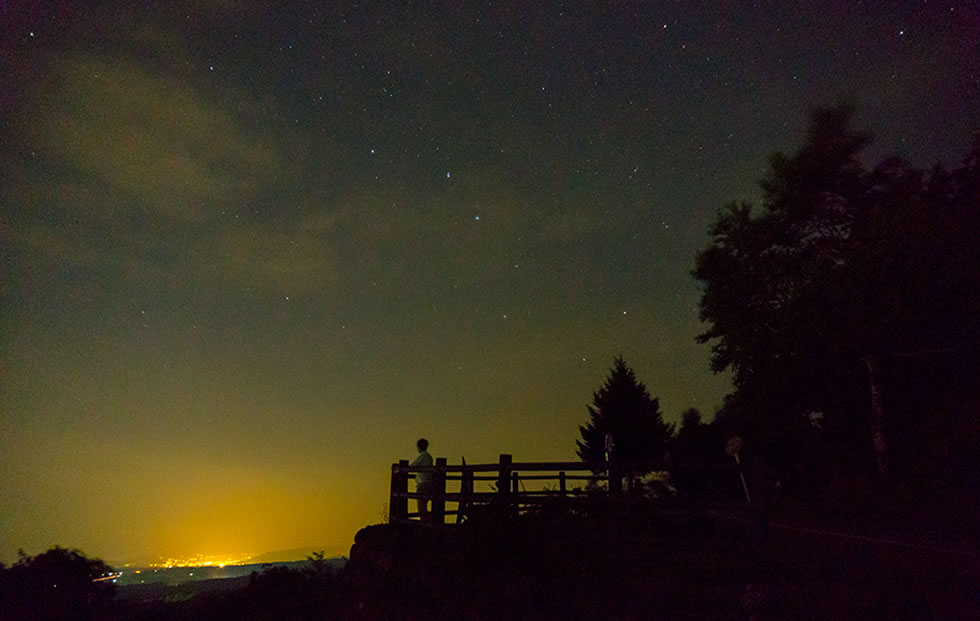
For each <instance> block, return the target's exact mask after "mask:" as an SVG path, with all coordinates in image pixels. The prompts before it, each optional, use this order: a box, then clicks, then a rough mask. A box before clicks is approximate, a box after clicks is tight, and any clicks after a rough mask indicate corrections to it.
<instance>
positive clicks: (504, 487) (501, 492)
mask: <svg viewBox="0 0 980 621" xmlns="http://www.w3.org/2000/svg"><path fill="white" fill-rule="evenodd" d="M513 462H514V457H513V456H512V455H508V454H507V453H501V454H500V461H499V463H498V468H499V470H498V471H497V497H498V498H500V505H501V507H509V506H510V503H511V492H510V472H511V466H510V465H511V464H512V463H513ZM504 510H509V509H504Z"/></svg>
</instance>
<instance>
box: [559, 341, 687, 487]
mask: <svg viewBox="0 0 980 621" xmlns="http://www.w3.org/2000/svg"><path fill="white" fill-rule="evenodd" d="M588 411H589V422H588V423H587V424H586V425H585V426H583V427H579V431H580V433H581V434H582V439H581V440H577V441H576V444H577V445H578V456H579V457H580V458H581V459H582V461H584V462H586V463H589V464H592V465H593V468H594V469H595V470H596V471H598V470H603V469H605V468H606V466H605V463H606V434H609V435H610V436H611V439H612V442H613V447H612V451H611V455H610V457H611V459H612V460H613V461H614V462H615V464H616V465H617V466H618V467H619V468H621V469H622V471H623V472H624V473H625V474H626V475H627V476H628V477H629V478H630V480H633V479H634V478H635V476H636V475H638V474H642V473H643V472H646V471H649V467H646V466H644V464H649V463H650V462H656V461H658V460H660V459H661V458H663V456H664V453H665V450H666V442H667V440H668V439H669V438H670V437H671V435H672V434H673V428H672V426H670V425H668V424H666V423H664V420H663V415H662V414H661V412H660V403H659V401H658V400H657V399H654V398H651V396H650V393H649V392H648V391H647V388H646V386H644V385H643V383H642V382H639V381H637V379H636V375H635V374H634V372H633V369H631V368H630V367H628V366H627V365H626V362H625V361H624V360H623V358H622V356H618V357H617V358H615V359H614V360H613V366H612V368H611V369H610V371H609V377H608V378H606V381H605V383H604V384H603V385H602V387H600V388H599V390H597V391H596V392H594V393H593V395H592V405H590V406H588Z"/></svg>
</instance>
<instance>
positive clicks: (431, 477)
mask: <svg viewBox="0 0 980 621" xmlns="http://www.w3.org/2000/svg"><path fill="white" fill-rule="evenodd" d="M415 446H417V447H418V449H419V454H418V457H416V458H415V459H414V460H412V464H411V465H412V466H421V467H422V468H423V470H421V471H419V472H416V473H415V493H416V494H420V496H419V498H418V503H419V519H421V520H422V521H423V522H428V521H429V519H430V517H429V501H430V500H431V498H432V496H433V494H434V493H435V472H434V471H433V470H432V463H433V462H432V455H429V450H428V449H429V441H428V440H426V439H425V438H419V441H418V442H416V443H415Z"/></svg>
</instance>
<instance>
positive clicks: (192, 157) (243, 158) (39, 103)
mask: <svg viewBox="0 0 980 621" xmlns="http://www.w3.org/2000/svg"><path fill="white" fill-rule="evenodd" d="M48 78H49V79H48V80H47V81H46V87H45V88H42V89H41V91H40V92H39V93H38V96H37V98H36V100H35V106H34V109H35V111H36V115H35V116H34V119H35V121H34V123H32V125H31V127H30V128H29V129H28V131H29V137H30V139H31V142H32V143H33V144H36V145H37V146H39V147H40V149H42V150H44V151H45V152H46V153H49V154H53V155H54V156H55V157H57V158H59V159H60V160H62V161H63V162H65V163H67V164H68V165H69V166H71V167H72V168H73V169H74V172H76V173H80V174H83V175H87V176H89V177H91V178H93V179H95V180H98V181H100V182H102V183H105V184H107V185H108V186H110V187H111V188H113V189H115V190H118V191H119V192H120V193H121V194H122V195H123V196H125V197H126V198H128V199H129V201H130V204H132V205H134V206H135V207H137V208H139V209H143V210H147V211H151V212H162V213H165V214H167V215H170V216H173V217H178V218H183V219H190V220H196V219H200V218H202V217H203V215H204V214H203V210H204V208H205V207H206V206H208V205H214V204H215V203H218V204H221V203H224V204H233V203H236V202H238V201H242V200H245V199H247V198H249V197H250V196H252V195H254V194H255V192H256V191H257V190H258V189H259V188H260V187H261V185H262V184H263V183H268V182H270V181H271V180H273V179H274V178H275V175H276V174H277V172H278V171H279V170H280V169H281V168H282V165H283V163H282V158H281V157H280V155H279V153H278V152H277V150H276V149H275V148H274V147H273V146H272V145H269V144H266V143H264V142H263V141H261V140H258V139H255V138H252V137H250V136H249V135H248V134H247V133H246V132H245V131H243V129H242V128H241V127H240V126H239V125H237V124H236V122H235V120H234V119H233V118H232V117H231V115H229V114H228V113H227V112H225V111H224V110H222V109H221V108H219V107H218V106H216V105H213V104H211V103H210V102H208V101H207V100H205V99H204V98H202V97H201V96H199V95H198V94H197V93H195V91H194V90H193V89H191V88H190V87H189V86H188V85H186V84H184V83H182V82H180V81H177V80H175V79H172V78H168V77H167V76H162V75H153V74H151V73H150V72H148V71H147V70H145V69H143V68H142V67H141V66H139V65H138V64H136V63H135V62H134V61H131V60H105V59H101V58H95V57H80V58H74V59H71V60H67V61H59V62H55V63H53V65H52V67H51V75H49V76H48ZM106 207H107V208H108V207H111V206H108V205H107V206H106Z"/></svg>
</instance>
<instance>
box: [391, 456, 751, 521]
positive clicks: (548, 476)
mask: <svg viewBox="0 0 980 621" xmlns="http://www.w3.org/2000/svg"><path fill="white" fill-rule="evenodd" d="M603 466H604V467H608V466H609V465H608V464H606V465H603ZM677 469H684V470H686V471H688V472H691V471H701V472H719V473H725V472H729V473H733V474H737V473H738V472H740V466H739V465H737V464H734V463H733V464H731V465H727V464H714V463H708V464H698V463H683V464H676V463H675V464H669V465H668V464H665V463H656V464H645V465H643V466H642V467H639V468H636V470H637V471H643V472H651V471H672V470H677ZM420 472H429V473H432V475H433V489H432V492H431V493H430V494H427V495H422V494H419V493H417V492H410V491H409V480H411V479H414V478H415V477H416V475H417V474H418V473H420ZM489 473H492V474H489ZM528 473H531V474H528ZM581 482H587V486H586V488H585V489H583V488H578V487H572V485H573V484H576V483H581ZM622 482H623V477H622V473H621V472H619V471H618V470H617V469H616V468H615V467H612V468H611V469H606V470H602V471H596V470H595V466H593V465H589V464H585V463H583V462H577V461H573V462H515V461H513V458H512V457H511V455H507V454H502V455H500V459H499V461H498V462H497V463H495V464H458V465H457V464H449V463H447V460H446V458H444V457H439V458H437V459H436V462H435V465H434V466H410V465H409V463H408V460H401V461H399V462H398V463H395V464H392V465H391V495H390V499H389V503H388V519H389V521H390V522H392V523H410V524H419V523H421V522H422V521H423V520H422V519H421V518H422V514H421V513H420V512H419V511H414V512H410V511H409V500H410V499H414V500H416V501H419V500H427V501H428V502H431V504H432V508H431V510H430V512H429V516H428V519H427V520H425V522H426V524H428V525H444V524H446V517H447V516H452V515H455V516H456V519H455V523H457V524H458V523H460V522H462V521H464V520H465V519H467V518H468V517H471V516H472V515H473V514H474V513H476V512H479V511H481V510H483V509H484V508H487V507H493V508H496V509H499V510H503V511H507V512H510V513H512V514H518V513H524V512H527V511H528V510H532V509H535V508H538V507H540V506H541V505H542V504H544V503H549V502H554V501H556V500H560V501H562V502H564V503H566V506H570V505H572V504H574V503H576V502H581V501H584V500H586V499H595V498H597V497H598V498H603V497H606V498H610V499H616V500H619V501H622V502H629V500H630V498H633V497H635V495H632V496H631V495H629V494H627V495H625V496H624V494H623V485H622ZM448 486H451V487H452V489H449V488H448ZM447 503H449V505H450V506H448V507H447ZM698 507H699V508H726V509H746V508H749V507H750V505H749V503H748V502H747V499H745V500H740V501H737V502H721V503H718V502H713V503H705V502H699V503H698Z"/></svg>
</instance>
